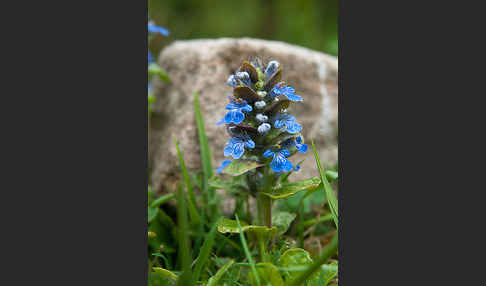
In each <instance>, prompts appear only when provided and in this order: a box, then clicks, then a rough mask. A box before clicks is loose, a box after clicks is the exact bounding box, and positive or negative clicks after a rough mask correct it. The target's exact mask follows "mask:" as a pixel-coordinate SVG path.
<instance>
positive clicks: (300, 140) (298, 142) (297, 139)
mask: <svg viewBox="0 0 486 286" xmlns="http://www.w3.org/2000/svg"><path fill="white" fill-rule="evenodd" d="M302 140H304V139H302V136H299V137H297V138H295V142H297V144H302Z"/></svg>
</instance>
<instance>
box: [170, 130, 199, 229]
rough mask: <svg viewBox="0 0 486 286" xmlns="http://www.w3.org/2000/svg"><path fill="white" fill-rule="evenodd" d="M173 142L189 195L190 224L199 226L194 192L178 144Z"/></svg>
mask: <svg viewBox="0 0 486 286" xmlns="http://www.w3.org/2000/svg"><path fill="white" fill-rule="evenodd" d="M174 142H175V145H176V149H177V156H178V157H179V163H180V164H181V171H182V176H183V177H184V180H185V182H186V187H187V193H188V195H189V198H188V202H189V215H190V216H191V222H193V223H194V224H196V225H197V224H199V223H200V221H201V218H200V217H199V212H198V211H197V208H196V196H195V195H194V190H193V189H192V184H191V180H190V178H189V172H188V171H187V167H186V163H185V162H184V157H183V156H182V153H181V149H180V148H179V143H178V142H177V140H176V139H175V137H174Z"/></svg>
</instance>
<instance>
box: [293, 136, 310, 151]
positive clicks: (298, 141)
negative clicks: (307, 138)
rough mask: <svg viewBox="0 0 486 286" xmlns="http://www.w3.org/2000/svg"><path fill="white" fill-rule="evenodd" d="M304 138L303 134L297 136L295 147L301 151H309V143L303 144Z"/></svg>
mask: <svg viewBox="0 0 486 286" xmlns="http://www.w3.org/2000/svg"><path fill="white" fill-rule="evenodd" d="M303 140H304V139H303V138H302V136H299V137H297V138H295V148H296V149H297V150H299V152H300V153H305V152H307V148H308V147H307V144H302V142H303Z"/></svg>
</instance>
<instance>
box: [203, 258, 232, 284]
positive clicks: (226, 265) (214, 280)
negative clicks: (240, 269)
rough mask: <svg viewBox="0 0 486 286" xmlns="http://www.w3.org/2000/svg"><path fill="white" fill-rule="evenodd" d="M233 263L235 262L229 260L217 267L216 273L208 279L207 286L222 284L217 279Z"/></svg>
mask: <svg viewBox="0 0 486 286" xmlns="http://www.w3.org/2000/svg"><path fill="white" fill-rule="evenodd" d="M233 263H235V261H234V260H230V261H229V262H228V263H226V264H225V265H223V266H222V267H221V268H219V270H218V272H216V274H215V275H214V276H212V277H211V278H210V279H209V281H208V284H207V286H216V285H222V283H219V281H220V280H221V278H222V277H223V275H224V274H226V272H227V271H228V269H229V268H230V267H231V266H232V265H233Z"/></svg>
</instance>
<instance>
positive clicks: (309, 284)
mask: <svg viewBox="0 0 486 286" xmlns="http://www.w3.org/2000/svg"><path fill="white" fill-rule="evenodd" d="M311 264H312V258H311V257H310V255H309V253H308V252H307V251H305V250H304V249H302V248H292V249H289V250H287V251H285V252H284V253H283V254H282V256H280V258H279V259H278V261H277V265H278V266H280V267H282V268H284V270H282V273H283V276H284V278H285V281H286V283H290V282H291V281H292V280H293V279H295V278H296V277H297V276H298V275H299V274H300V273H302V272H303V271H305V269H299V268H302V267H303V266H309V265H311ZM292 268H295V269H297V270H293V271H290V270H291V269H292ZM316 274H317V275H316ZM318 280H319V273H318V272H316V273H314V274H313V275H312V276H311V277H310V278H309V279H307V281H306V286H313V285H316V283H317V281H318Z"/></svg>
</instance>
